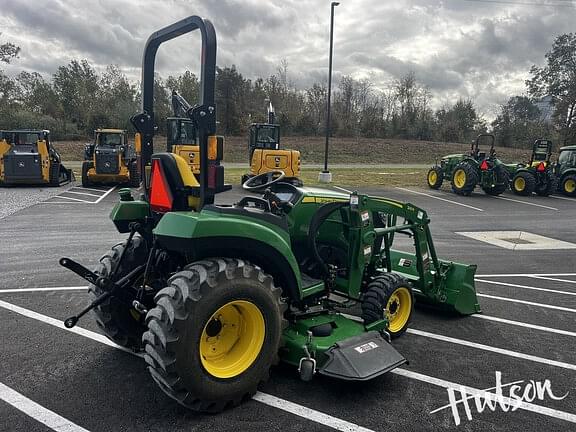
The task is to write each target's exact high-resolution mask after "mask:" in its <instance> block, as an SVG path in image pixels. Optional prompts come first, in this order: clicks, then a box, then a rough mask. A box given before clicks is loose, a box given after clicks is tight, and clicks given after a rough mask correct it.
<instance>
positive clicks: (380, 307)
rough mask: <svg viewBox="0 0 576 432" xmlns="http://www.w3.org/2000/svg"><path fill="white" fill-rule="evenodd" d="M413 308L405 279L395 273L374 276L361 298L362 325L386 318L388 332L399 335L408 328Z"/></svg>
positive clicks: (412, 301)
mask: <svg viewBox="0 0 576 432" xmlns="http://www.w3.org/2000/svg"><path fill="white" fill-rule="evenodd" d="M413 310H414V295H413V294H412V289H411V288H410V285H409V283H408V281H407V280H406V279H404V278H403V277H402V276H399V275H397V274H395V273H385V274H382V275H379V276H377V277H375V278H374V279H373V280H372V281H371V282H370V283H369V284H368V286H367V287H366V292H365V293H364V297H363V299H362V319H363V320H364V325H368V324H371V323H373V322H375V321H378V320H381V319H384V317H387V318H388V321H389V326H388V329H387V330H388V333H390V336H391V337H392V338H397V337H399V336H400V335H401V334H402V333H404V332H405V331H406V329H408V324H409V323H410V319H411V318H412V312H413Z"/></svg>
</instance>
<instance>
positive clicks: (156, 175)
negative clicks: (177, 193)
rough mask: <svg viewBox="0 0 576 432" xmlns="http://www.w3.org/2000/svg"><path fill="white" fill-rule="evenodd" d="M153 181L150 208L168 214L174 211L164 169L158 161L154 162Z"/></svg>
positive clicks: (151, 183)
mask: <svg viewBox="0 0 576 432" xmlns="http://www.w3.org/2000/svg"><path fill="white" fill-rule="evenodd" d="M151 177H152V180H151V182H150V207H151V208H152V210H153V211H155V212H159V213H166V212H169V211H170V210H172V203H173V201H174V199H173V197H172V192H171V191H170V187H169V186H168V181H167V180H166V177H165V176H164V169H163V168H162V164H161V163H160V161H159V160H158V159H154V160H152V175H151Z"/></svg>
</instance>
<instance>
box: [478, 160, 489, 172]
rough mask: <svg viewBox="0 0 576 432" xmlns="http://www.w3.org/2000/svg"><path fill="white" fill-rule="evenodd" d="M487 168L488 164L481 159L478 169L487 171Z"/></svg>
mask: <svg viewBox="0 0 576 432" xmlns="http://www.w3.org/2000/svg"><path fill="white" fill-rule="evenodd" d="M488 168H490V165H488V162H486V161H485V160H483V161H482V163H481V164H480V169H481V170H482V171H487V170H488Z"/></svg>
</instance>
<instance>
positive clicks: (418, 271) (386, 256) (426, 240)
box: [366, 197, 480, 314]
mask: <svg viewBox="0 0 576 432" xmlns="http://www.w3.org/2000/svg"><path fill="white" fill-rule="evenodd" d="M366 206H367V207H368V209H369V211H370V212H371V213H372V219H373V221H375V222H374V224H375V226H374V228H373V229H374V235H375V237H374V238H375V240H374V248H373V249H374V251H375V252H376V251H380V252H379V253H374V254H373V255H372V258H371V262H370V265H371V266H372V267H374V268H375V267H378V266H382V267H384V268H386V270H387V271H393V272H395V273H400V274H402V276H404V277H406V278H407V279H409V280H410V281H411V282H412V284H413V285H414V288H415V289H416V290H415V292H416V296H417V297H418V298H419V299H420V300H421V301H423V302H425V303H429V304H432V305H435V306H437V307H440V308H442V309H450V310H454V311H456V312H458V313H461V314H471V313H476V312H479V311H480V307H479V305H478V300H477V298H476V290H475V288H474V273H475V271H476V266H474V265H466V264H460V263H456V262H451V261H446V260H441V259H439V258H438V256H437V253H436V248H435V247H434V242H433V240H432V234H431V232H430V226H429V224H430V219H429V218H428V214H427V213H426V211H425V210H422V209H420V208H418V207H416V206H414V205H412V204H410V203H402V202H399V201H394V200H390V199H384V198H379V197H369V198H368V199H367V203H366ZM383 216H384V217H385V219H384V218H383ZM377 221H380V223H377ZM377 225H383V226H377ZM396 233H402V234H409V235H411V236H412V239H413V242H414V253H413V254H410V253H406V252H400V251H397V250H394V249H393V243H394V235H395V234H396Z"/></svg>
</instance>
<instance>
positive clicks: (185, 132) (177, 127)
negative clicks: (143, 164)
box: [166, 90, 232, 193]
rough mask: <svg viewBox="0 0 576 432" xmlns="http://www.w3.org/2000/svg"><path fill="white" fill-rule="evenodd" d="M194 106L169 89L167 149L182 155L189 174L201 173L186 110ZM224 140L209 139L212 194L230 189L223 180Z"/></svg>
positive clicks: (197, 148)
mask: <svg viewBox="0 0 576 432" xmlns="http://www.w3.org/2000/svg"><path fill="white" fill-rule="evenodd" d="M193 108H194V107H193V106H192V105H190V104H189V103H188V101H187V100H186V99H184V97H183V96H182V95H180V94H178V92H177V91H176V90H174V91H172V110H173V111H174V117H168V118H167V119H166V151H168V152H169V153H174V154H176V155H178V156H181V157H183V158H184V160H185V161H186V162H187V163H188V166H189V167H190V169H191V170H192V173H193V174H194V175H195V176H196V178H197V179H199V176H200V147H199V146H198V137H197V134H196V130H197V129H196V127H195V125H194V122H193V121H192V120H190V118H189V117H188V115H187V112H188V111H190V110H192V109H193ZM223 158H224V140H223V138H222V137H216V136H214V137H210V139H209V140H208V187H209V188H211V189H213V190H214V193H219V192H224V191H227V190H230V189H232V185H229V184H225V183H224V167H223V166H222V165H221V162H222V159H223Z"/></svg>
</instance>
